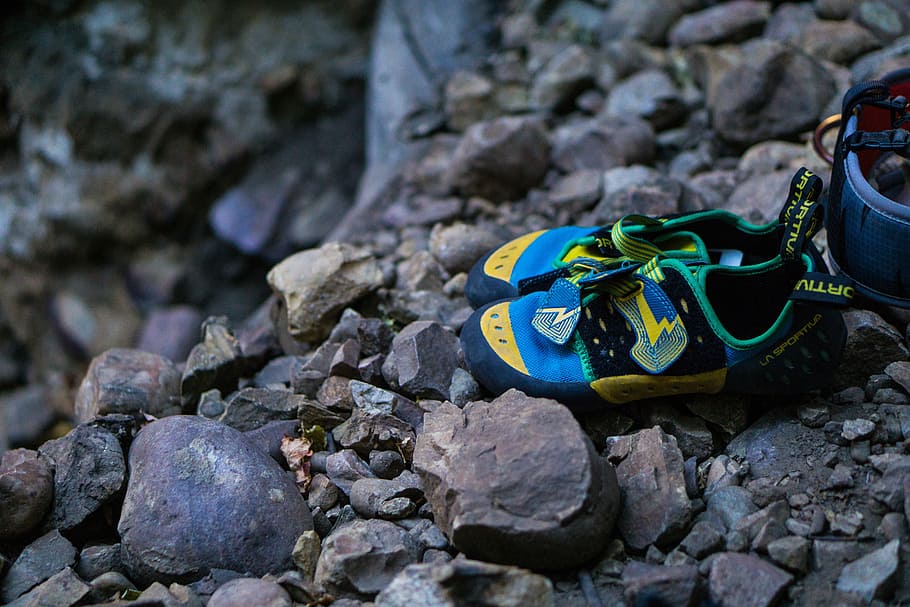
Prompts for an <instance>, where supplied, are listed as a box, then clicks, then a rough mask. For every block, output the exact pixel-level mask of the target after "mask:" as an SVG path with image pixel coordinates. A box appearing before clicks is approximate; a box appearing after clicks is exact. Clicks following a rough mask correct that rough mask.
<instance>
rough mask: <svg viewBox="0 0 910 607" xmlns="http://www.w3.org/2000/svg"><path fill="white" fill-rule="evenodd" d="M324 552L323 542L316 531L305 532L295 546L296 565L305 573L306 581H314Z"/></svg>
mask: <svg viewBox="0 0 910 607" xmlns="http://www.w3.org/2000/svg"><path fill="white" fill-rule="evenodd" d="M321 551H322V540H320V539H319V535H318V534H317V533H316V532H315V531H312V530H310V531H304V532H303V533H302V534H301V536H300V537H298V538H297V543H296V544H294V552H293V553H292V555H293V557H294V564H295V565H296V566H297V568H298V569H300V571H301V572H302V573H303V577H304V579H306V580H309V581H312V580H313V578H314V577H315V575H316V563H317V562H318V561H319V554H320V552H321Z"/></svg>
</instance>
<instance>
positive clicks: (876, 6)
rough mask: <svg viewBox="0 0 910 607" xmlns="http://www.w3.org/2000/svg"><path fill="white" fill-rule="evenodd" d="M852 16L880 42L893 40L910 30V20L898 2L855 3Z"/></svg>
mask: <svg viewBox="0 0 910 607" xmlns="http://www.w3.org/2000/svg"><path fill="white" fill-rule="evenodd" d="M851 16H852V17H853V19H855V20H856V21H857V22H858V23H859V24H860V25H862V26H864V27H866V28H868V29H869V30H870V31H871V32H872V33H873V34H875V35H876V37H877V38H879V39H880V40H893V39H894V38H896V37H897V36H899V35H901V34H906V33H907V31H908V30H910V20H908V19H907V15H906V14H905V13H904V11H902V10H901V5H900V4H899V3H896V2H888V1H881V0H871V1H865V2H860V3H858V4H857V3H854V5H853V11H852V13H851Z"/></svg>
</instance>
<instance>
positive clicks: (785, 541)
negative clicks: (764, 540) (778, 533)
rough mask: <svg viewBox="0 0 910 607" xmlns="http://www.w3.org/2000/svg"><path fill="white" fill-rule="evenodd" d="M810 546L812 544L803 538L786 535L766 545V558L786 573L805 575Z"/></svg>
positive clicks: (807, 568)
mask: <svg viewBox="0 0 910 607" xmlns="http://www.w3.org/2000/svg"><path fill="white" fill-rule="evenodd" d="M811 546H812V542H810V541H809V540H807V539H806V538H804V537H799V536H795V535H788V536H786V537H782V538H778V539H776V540H774V541H772V542H770V543H769V544H768V556H770V557H771V560H772V561H774V562H775V563H777V564H778V565H780V566H781V567H783V568H784V569H786V570H788V571H792V572H793V573H800V574H805V573H807V572H808V571H809V548H810V547H811Z"/></svg>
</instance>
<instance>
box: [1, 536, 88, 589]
mask: <svg viewBox="0 0 910 607" xmlns="http://www.w3.org/2000/svg"><path fill="white" fill-rule="evenodd" d="M75 562H76V549H75V548H74V547H73V545H72V544H71V543H70V542H69V540H67V539H66V538H65V537H63V536H62V535H60V532H59V531H57V530H56V529H54V530H53V531H51V532H50V533H47V534H45V535H42V536H41V537H39V538H38V539H36V540H35V541H34V542H32V543H31V544H29V545H28V546H26V547H25V549H24V550H23V551H22V554H20V555H19V558H17V559H16V560H15V562H13V565H12V566H11V567H10V569H9V571H8V572H7V573H6V575H5V576H4V577H3V579H2V582H0V600H2V601H3V603H4V604H5V603H9V602H10V601H12V600H14V599H16V598H17V597H19V596H20V595H22V594H24V593H26V592H28V591H29V590H31V589H32V588H34V587H35V586H37V585H38V584H41V583H42V582H45V581H46V580H48V579H50V578H51V577H53V576H54V575H56V574H58V573H60V572H61V571H63V570H64V569H65V568H67V567H70V566H72V565H73V564H74V563H75Z"/></svg>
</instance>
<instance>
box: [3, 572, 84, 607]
mask: <svg viewBox="0 0 910 607" xmlns="http://www.w3.org/2000/svg"><path fill="white" fill-rule="evenodd" d="M91 589H92V588H91V586H89V585H88V584H86V583H85V582H83V581H82V580H80V579H79V576H77V575H76V574H75V573H73V570H72V569H70V568H69V567H67V568H65V569H64V570H63V571H61V572H60V573H58V574H56V575H55V576H53V577H51V578H50V579H49V580H47V581H46V582H44V583H42V584H41V585H39V586H37V587H35V588H33V589H32V590H30V591H29V592H28V593H26V594H24V595H22V596H20V597H19V598H18V599H16V600H15V601H12V602H9V603H7V604H6V607H42V606H43V605H77V604H78V603H79V601H81V600H82V599H84V598H85V597H86V596H87V595H88V594H89V592H91Z"/></svg>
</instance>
